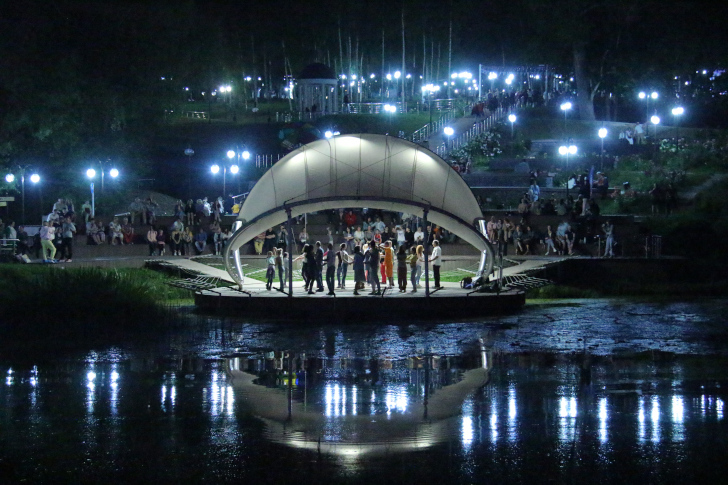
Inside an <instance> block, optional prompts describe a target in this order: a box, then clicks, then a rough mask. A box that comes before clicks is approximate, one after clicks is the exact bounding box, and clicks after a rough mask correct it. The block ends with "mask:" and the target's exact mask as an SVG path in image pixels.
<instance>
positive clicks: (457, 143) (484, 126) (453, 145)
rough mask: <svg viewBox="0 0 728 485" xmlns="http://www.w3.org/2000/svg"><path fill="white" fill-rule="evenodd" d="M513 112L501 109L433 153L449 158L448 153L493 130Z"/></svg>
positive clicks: (436, 148)
mask: <svg viewBox="0 0 728 485" xmlns="http://www.w3.org/2000/svg"><path fill="white" fill-rule="evenodd" d="M511 112H512V110H511V109H506V108H502V107H499V108H498V109H497V110H496V111H495V112H494V113H491V114H490V115H489V116H487V117H485V118H483V119H482V120H480V121H476V122H475V123H473V126H472V128H470V129H469V130H467V131H464V132H462V133H460V134H459V135H458V136H457V137H456V138H454V139H452V140H449V141H448V142H444V143H442V144H441V145H439V146H437V147H435V149H434V150H432V151H434V152H435V153H436V154H437V155H438V156H440V157H442V158H444V157H446V156H447V154H448V153H450V152H452V151H454V150H457V149H458V148H460V147H461V146H463V145H465V144H467V143H468V142H470V140H472V139H473V138H475V137H476V136H478V135H480V134H481V133H485V132H487V131H488V130H490V129H492V128H493V127H494V126H495V125H496V124H497V123H498V122H499V121H500V120H502V119H503V118H505V117H506V116H507V115H508V114H510V113H511Z"/></svg>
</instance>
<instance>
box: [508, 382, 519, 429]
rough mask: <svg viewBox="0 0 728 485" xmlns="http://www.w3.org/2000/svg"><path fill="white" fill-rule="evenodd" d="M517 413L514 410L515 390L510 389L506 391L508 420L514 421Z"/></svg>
mask: <svg viewBox="0 0 728 485" xmlns="http://www.w3.org/2000/svg"><path fill="white" fill-rule="evenodd" d="M517 414H518V411H517V409H516V390H515V389H513V388H511V389H510V391H508V419H509V420H510V421H514V420H515V419H516V415H517Z"/></svg>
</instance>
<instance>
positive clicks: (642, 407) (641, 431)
mask: <svg viewBox="0 0 728 485" xmlns="http://www.w3.org/2000/svg"><path fill="white" fill-rule="evenodd" d="M637 421H639V439H640V441H642V440H644V439H645V399H644V398H643V397H640V410H639V412H638V414H637Z"/></svg>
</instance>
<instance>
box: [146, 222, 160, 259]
mask: <svg viewBox="0 0 728 485" xmlns="http://www.w3.org/2000/svg"><path fill="white" fill-rule="evenodd" d="M157 234H158V233H157V229H156V228H155V227H154V226H149V230H148V231H147V244H148V245H149V256H154V253H155V252H156V251H157Z"/></svg>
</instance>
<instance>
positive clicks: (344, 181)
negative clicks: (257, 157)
mask: <svg viewBox="0 0 728 485" xmlns="http://www.w3.org/2000/svg"><path fill="white" fill-rule="evenodd" d="M353 207H368V208H372V209H382V210H388V211H393V212H408V213H411V214H415V215H417V216H419V217H423V216H424V212H425V211H427V219H428V221H430V222H432V223H433V224H437V225H439V226H441V227H444V228H446V229H447V230H449V231H451V232H453V233H454V234H456V235H457V236H458V237H460V238H462V239H463V240H465V241H467V242H469V243H470V244H472V245H473V246H475V247H476V248H477V249H478V250H480V251H481V253H482V258H481V270H484V269H487V272H488V273H489V272H490V271H491V270H492V265H493V251H492V247H491V246H490V244H489V243H488V241H487V239H486V237H485V235H484V231H483V229H484V227H483V224H482V222H481V221H482V212H481V210H480V207H479V206H478V203H477V201H476V200H475V197H474V196H473V193H472V192H471V190H470V187H468V185H467V184H466V183H465V181H463V179H462V178H461V177H460V175H459V174H458V173H456V172H455V171H454V170H452V168H450V166H449V165H448V164H447V163H446V162H445V161H444V160H442V159H441V158H440V157H438V156H437V155H435V154H434V153H432V152H431V151H429V150H427V149H424V148H422V147H420V146H418V145H416V144H414V143H411V142H409V141H407V140H403V139H401V138H395V137H391V136H386V135H373V134H358V135H341V136H335V137H333V138H330V139H321V140H317V141H314V142H312V143H309V144H307V145H304V146H302V147H300V148H299V149H297V150H294V151H293V152H291V153H290V154H288V155H287V156H285V157H284V158H282V159H281V160H279V161H278V162H277V163H276V164H275V165H273V167H272V168H271V169H270V170H268V172H266V173H265V174H264V175H263V177H261V179H260V180H259V181H258V183H256V185H255V187H253V190H251V191H250V194H249V195H248V197H247V198H246V200H245V203H244V204H243V206H242V208H241V210H240V213H239V215H238V224H236V226H237V227H238V229H237V230H236V231H235V233H234V234H233V236H232V237H231V239H230V241H229V243H228V246H227V249H226V253H225V261H226V267H227V269H228V272H229V273H230V274H231V276H233V278H235V279H236V280H238V281H239V283H241V284H242V270H241V268H240V264H239V257H237V254H239V253H237V252H238V250H239V248H240V246H242V245H243V244H245V243H247V242H249V241H250V240H251V239H253V238H254V237H255V236H256V235H258V234H260V233H261V232H263V231H265V230H266V229H268V228H270V227H273V226H275V225H278V224H280V223H282V222H284V221H286V219H287V214H286V211H287V210H290V213H291V216H292V217H296V216H298V215H301V214H303V213H306V212H315V211H320V210H326V209H338V208H353ZM233 266H235V267H233ZM486 267H487V268H486Z"/></svg>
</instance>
